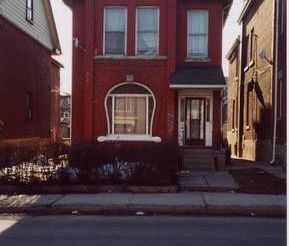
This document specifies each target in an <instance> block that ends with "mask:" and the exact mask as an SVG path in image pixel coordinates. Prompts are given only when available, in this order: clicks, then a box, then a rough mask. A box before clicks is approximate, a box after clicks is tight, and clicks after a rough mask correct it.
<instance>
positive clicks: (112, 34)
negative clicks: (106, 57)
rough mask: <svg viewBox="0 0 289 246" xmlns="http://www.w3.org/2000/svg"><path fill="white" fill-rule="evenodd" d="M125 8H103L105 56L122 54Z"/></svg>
mask: <svg viewBox="0 0 289 246" xmlns="http://www.w3.org/2000/svg"><path fill="white" fill-rule="evenodd" d="M125 18H126V14H125V8H105V54H124V50H125V49H124V47H125Z"/></svg>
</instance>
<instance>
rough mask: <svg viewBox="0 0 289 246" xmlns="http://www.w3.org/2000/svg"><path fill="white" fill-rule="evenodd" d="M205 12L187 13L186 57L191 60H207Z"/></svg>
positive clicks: (206, 19)
mask: <svg viewBox="0 0 289 246" xmlns="http://www.w3.org/2000/svg"><path fill="white" fill-rule="evenodd" d="M208 22H209V13H208V11H207V10H189V11H188V35H187V56H188V57H189V58H193V59H198V58H200V59H202V58H208Z"/></svg>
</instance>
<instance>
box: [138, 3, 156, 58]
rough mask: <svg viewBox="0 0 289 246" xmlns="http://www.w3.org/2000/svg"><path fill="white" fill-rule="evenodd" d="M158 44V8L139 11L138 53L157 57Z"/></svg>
mask: <svg viewBox="0 0 289 246" xmlns="http://www.w3.org/2000/svg"><path fill="white" fill-rule="evenodd" d="M157 42H158V8H157V7H153V8H138V9H137V53H138V54H143V55H155V54H156V53H157Z"/></svg>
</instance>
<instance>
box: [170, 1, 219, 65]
mask: <svg viewBox="0 0 289 246" xmlns="http://www.w3.org/2000/svg"><path fill="white" fill-rule="evenodd" d="M190 9H206V10H208V11H209V30H208V32H209V36H208V44H209V45H208V58H209V62H193V63H192V62H185V59H186V56H187V11H188V10H190ZM222 25H223V21H222V3H221V1H206V2H204V1H189V0H186V1H182V3H180V4H178V5H177V26H178V28H177V35H176V38H177V66H208V65H209V66H212V65H213V66H216V65H217V66H220V65H221V62H222V30H223V29H222V28H223V26H222Z"/></svg>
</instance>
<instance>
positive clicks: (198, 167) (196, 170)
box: [184, 166, 216, 172]
mask: <svg viewBox="0 0 289 246" xmlns="http://www.w3.org/2000/svg"><path fill="white" fill-rule="evenodd" d="M184 170H185V171H190V172H202V171H206V172H207V171H210V172H211V171H216V169H215V167H204V166H196V167H185V168H184Z"/></svg>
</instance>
